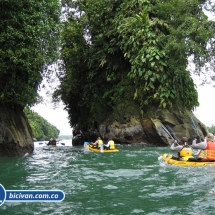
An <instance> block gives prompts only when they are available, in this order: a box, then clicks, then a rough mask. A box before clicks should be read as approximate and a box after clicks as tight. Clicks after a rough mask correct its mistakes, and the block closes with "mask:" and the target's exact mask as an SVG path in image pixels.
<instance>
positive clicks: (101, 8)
mask: <svg viewBox="0 0 215 215" xmlns="http://www.w3.org/2000/svg"><path fill="white" fill-rule="evenodd" d="M205 2H206V1H205V0H198V1H197V0H187V1H184V0H167V1H160V0H138V1H137V0H112V1H110V0H87V1H86V0H78V1H63V3H64V6H65V7H67V8H68V9H70V12H69V13H68V20H67V21H65V22H64V28H63V31H62V37H61V38H62V55H61V57H62V60H63V63H64V65H63V66H64V69H65V71H66V74H65V76H62V77H61V81H62V83H61V86H60V89H59V90H57V91H56V92H55V95H54V98H55V99H56V101H57V99H59V98H61V99H62V100H63V102H64V103H65V104H66V108H67V110H68V113H69V116H70V123H71V125H72V126H76V125H77V124H78V125H79V126H80V128H81V129H82V130H84V129H87V128H89V126H91V125H95V122H96V121H102V120H103V117H105V116H104V115H107V114H108V113H109V112H111V113H112V112H113V111H115V110H124V108H125V107H127V105H128V103H133V104H136V105H137V106H139V107H140V112H141V113H142V115H144V114H145V113H146V112H147V111H148V110H149V107H152V106H155V107H160V108H167V107H171V106H172V105H173V104H174V103H180V104H182V106H183V107H185V108H187V109H188V110H192V109H193V108H194V107H196V106H198V105H199V103H198V94H197V91H196V89H195V86H194V83H193V80H192V78H191V74H190V73H191V72H190V71H188V69H187V66H188V59H190V60H192V62H193V64H194V65H195V68H194V70H195V72H196V73H197V74H199V73H200V72H201V69H202V67H203V66H206V65H208V66H211V64H213V63H214V51H215V48H214V39H213V37H214V34H215V26H214V21H209V20H208V18H207V16H206V15H205V14H204V12H203V7H204V3H205ZM210 3H211V2H208V5H209V6H210ZM208 8H209V7H208ZM71 9H73V10H71ZM211 11H213V7H212V9H211ZM209 62H210V63H211V64H209ZM207 63H208V64H207ZM104 113H106V114H104Z"/></svg>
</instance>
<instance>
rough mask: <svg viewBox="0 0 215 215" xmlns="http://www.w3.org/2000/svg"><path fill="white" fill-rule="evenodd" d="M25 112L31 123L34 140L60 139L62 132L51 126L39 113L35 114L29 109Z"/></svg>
mask: <svg viewBox="0 0 215 215" xmlns="http://www.w3.org/2000/svg"><path fill="white" fill-rule="evenodd" d="M24 112H25V115H26V117H27V119H28V121H29V123H30V126H31V129H32V132H33V137H34V138H36V139H37V140H49V139H50V138H55V139H57V138H58V136H59V133H60V131H59V130H58V129H57V128H56V127H55V126H53V125H51V124H50V123H49V122H48V121H47V120H45V119H44V118H43V117H41V116H40V115H39V114H38V113H36V112H33V111H32V110H30V109H29V108H25V109H24Z"/></svg>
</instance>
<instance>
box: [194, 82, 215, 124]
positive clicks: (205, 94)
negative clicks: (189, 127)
mask: <svg viewBox="0 0 215 215" xmlns="http://www.w3.org/2000/svg"><path fill="white" fill-rule="evenodd" d="M197 90H198V97H199V99H198V101H199V103H200V106H199V107H197V108H196V110H195V111H194V112H193V113H194V115H195V116H196V117H197V118H198V119H199V120H200V121H201V122H202V123H203V124H205V125H206V126H209V127H210V126H211V125H215V109H214V107H215V97H214V95H215V87H213V86H212V85H205V86H199V87H198V88H197Z"/></svg>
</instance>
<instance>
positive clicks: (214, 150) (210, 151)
mask: <svg viewBox="0 0 215 215" xmlns="http://www.w3.org/2000/svg"><path fill="white" fill-rule="evenodd" d="M205 150H206V153H207V159H208V160H215V142H213V141H212V140H209V141H208V142H207V147H206V148H205Z"/></svg>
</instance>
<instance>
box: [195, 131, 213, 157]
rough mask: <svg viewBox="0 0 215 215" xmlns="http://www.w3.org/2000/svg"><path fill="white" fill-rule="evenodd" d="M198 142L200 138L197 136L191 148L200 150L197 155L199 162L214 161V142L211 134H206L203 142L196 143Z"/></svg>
mask: <svg viewBox="0 0 215 215" xmlns="http://www.w3.org/2000/svg"><path fill="white" fill-rule="evenodd" d="M199 140H200V137H199V136H197V137H195V138H194V140H193V142H192V148H194V149H201V151H200V153H199V154H198V158H201V160H203V161H204V160H213V161H214V160H215V142H214V135H213V134H212V133H208V135H207V136H206V137H205V140H204V141H203V142H200V143H197V142H198V141H199Z"/></svg>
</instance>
